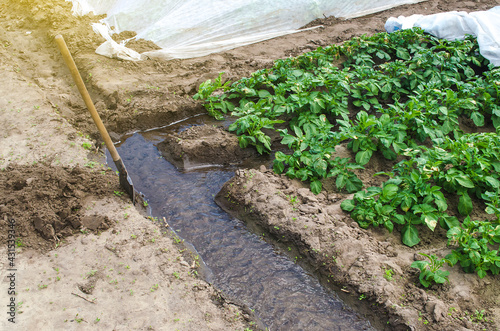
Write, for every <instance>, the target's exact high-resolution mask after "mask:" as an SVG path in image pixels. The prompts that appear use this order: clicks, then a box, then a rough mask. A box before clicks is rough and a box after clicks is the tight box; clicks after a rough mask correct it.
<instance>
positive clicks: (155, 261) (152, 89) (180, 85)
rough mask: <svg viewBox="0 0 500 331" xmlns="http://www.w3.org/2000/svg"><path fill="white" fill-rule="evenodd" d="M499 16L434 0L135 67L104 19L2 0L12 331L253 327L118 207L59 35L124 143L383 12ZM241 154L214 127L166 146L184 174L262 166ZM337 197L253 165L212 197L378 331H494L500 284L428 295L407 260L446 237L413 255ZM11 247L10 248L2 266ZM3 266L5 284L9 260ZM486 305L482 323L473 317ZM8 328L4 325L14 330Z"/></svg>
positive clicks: (441, 249)
mask: <svg viewBox="0 0 500 331" xmlns="http://www.w3.org/2000/svg"><path fill="white" fill-rule="evenodd" d="M495 5H498V3H497V1H495V0H481V1H480V0H477V1H458V0H452V1H444V0H430V1H425V2H422V3H419V4H416V5H406V6H400V7H397V8H393V9H391V10H388V11H384V12H381V13H378V14H373V15H369V16H367V17H362V18H358V19H354V20H349V21H345V20H341V19H336V18H327V19H320V20H317V21H315V22H312V23H311V24H309V25H308V26H315V25H320V24H321V25H323V27H321V28H318V29H314V30H309V31H306V32H302V33H297V34H294V35H290V36H284V37H281V38H276V39H272V40H268V41H265V42H262V43H259V44H255V45H250V46H246V47H242V48H239V49H235V50H231V51H228V52H224V53H219V54H213V55H210V56H206V57H202V58H197V59H188V60H172V61H159V60H152V59H151V60H146V61H141V62H126V61H119V60H115V59H108V58H105V57H102V56H99V55H97V54H95V52H94V51H95V49H96V47H97V46H99V45H100V44H101V43H102V42H103V41H104V40H103V39H102V38H101V37H100V36H98V35H96V34H95V33H94V32H93V31H92V28H91V27H90V23H92V22H96V21H98V20H99V19H100V18H101V17H96V16H93V15H88V16H85V17H81V18H76V17H74V16H72V15H71V12H70V9H71V4H70V3H69V2H65V1H63V0H48V1H47V0H46V1H42V0H15V1H14V0H2V1H0V73H1V75H2V80H0V91H1V92H2V98H0V126H1V127H2V131H1V133H0V169H1V170H2V171H1V172H0V231H1V233H0V238H1V239H2V243H4V242H5V238H6V233H7V225H8V223H7V220H9V219H15V221H16V227H17V228H16V231H17V237H18V238H19V240H18V244H17V245H16V246H17V255H16V263H17V265H16V266H17V269H18V274H19V275H20V276H19V277H20V278H19V279H18V283H17V288H16V289H17V292H18V293H17V296H16V302H17V304H18V307H19V308H18V312H19V314H18V315H17V319H18V322H19V324H16V327H18V328H19V330H31V329H35V328H38V329H68V328H70V329H86V328H96V329H102V330H111V329H116V330H122V329H132V328H136V329H158V330H173V329H177V328H179V329H186V330H227V329H239V330H241V329H244V328H246V327H250V328H255V326H252V325H250V323H251V321H253V317H252V316H251V313H250V312H249V311H248V310H245V308H244V307H241V306H240V305H237V304H234V303H232V302H231V301H230V300H229V299H227V298H225V297H224V296H223V295H222V294H221V293H219V292H218V291H217V290H215V289H213V288H212V287H211V286H210V285H209V284H207V283H206V282H204V281H203V280H201V279H199V278H197V277H196V273H195V272H194V271H197V272H198V271H199V272H200V273H201V272H202V268H201V266H199V265H198V264H197V263H196V262H197V258H196V256H195V255H194V254H187V255H186V256H182V255H181V254H180V253H179V248H180V247H179V246H178V245H179V244H177V242H178V241H179V239H177V238H171V237H172V234H171V233H170V232H168V231H165V229H164V228H162V227H161V226H159V225H158V224H155V223H158V222H152V221H151V220H149V219H146V218H145V217H144V216H143V215H142V214H141V212H140V211H139V210H137V209H136V208H135V207H134V206H132V205H131V204H130V203H128V201H127V199H126V197H125V196H121V197H120V196H117V195H121V193H120V189H119V187H118V177H117V176H114V175H112V174H111V173H110V172H109V171H108V170H107V169H106V167H105V166H102V165H100V164H101V163H102V162H103V161H104V159H103V156H102V151H101V148H100V147H101V140H100V138H99V135H98V133H97V130H96V129H95V126H94V124H93V123H92V121H91V119H90V116H88V112H87V110H86V108H85V105H84V103H83V101H82V100H81V97H80V96H79V94H78V91H77V89H76V87H75V86H74V84H73V82H72V80H71V77H70V75H69V72H68V70H67V68H66V67H65V65H64V62H63V60H62V58H61V56H60V54H59V51H58V50H57V48H56V46H55V43H54V41H53V38H54V36H55V35H57V34H62V35H63V36H64V38H65V39H66V42H67V44H68V47H69V49H70V51H71V52H72V54H73V56H74V58H75V62H76V64H77V66H78V67H79V69H80V72H81V75H82V77H83V79H84V81H85V82H86V85H87V88H88V89H89V91H90V93H91V96H92V98H93V100H94V102H95V104H96V107H97V109H98V111H99V113H100V114H101V117H102V119H103V121H104V124H105V125H106V127H107V128H108V130H110V131H111V136H112V137H113V139H115V140H119V139H120V136H121V135H122V134H125V133H129V132H132V131H134V130H143V129H150V128H154V127H159V126H164V125H168V124H170V123H172V122H175V121H178V120H180V119H183V118H186V117H189V116H194V115H199V114H204V113H205V110H204V108H203V107H202V106H201V104H200V103H199V102H197V101H194V100H193V99H192V96H193V95H194V94H195V93H196V90H197V88H198V86H199V84H200V83H201V82H203V81H205V80H207V79H214V78H216V77H217V76H218V74H219V72H222V71H223V72H225V73H226V74H225V78H226V79H229V80H232V81H234V80H237V79H239V78H241V77H244V76H248V75H249V74H250V73H251V72H253V71H255V70H258V69H261V68H265V67H270V66H271V65H272V63H273V60H275V59H279V58H285V57H288V56H295V55H298V54H301V53H304V52H307V51H310V50H313V49H315V48H316V47H318V46H325V45H328V44H332V43H340V42H342V41H345V40H347V39H349V38H351V37H353V36H359V35H362V34H373V33H376V32H381V31H383V26H384V23H385V21H386V20H387V18H388V17H390V16H399V15H405V16H409V15H411V14H417V13H418V14H432V13H437V12H441V11H450V10H465V11H477V10H486V9H489V8H491V7H493V6H495ZM132 35H133V33H131V32H125V33H122V34H120V35H119V36H117V38H118V39H127V38H129V37H131V36H132ZM129 46H130V47H131V48H134V49H136V50H137V51H140V52H143V51H147V50H151V49H155V48H156V46H155V45H154V44H152V43H150V42H147V41H143V40H139V41H133V42H131V43H130V44H129ZM236 144H237V141H236V138H235V137H234V136H233V135H232V134H228V133H227V132H225V131H223V130H221V129H220V128H213V127H209V128H206V127H205V128H196V127H195V128H192V129H190V130H187V131H186V132H185V133H180V134H179V135H178V136H176V135H173V136H172V137H170V138H169V139H167V140H166V142H164V143H163V148H162V149H163V150H164V151H166V154H168V155H171V161H173V162H174V163H175V162H177V165H178V166H181V167H182V166H185V164H186V160H188V161H189V162H197V163H198V164H204V163H213V162H214V161H219V162H223V163H236V162H238V161H239V160H240V159H242V158H247V157H250V158H253V155H255V151H241V150H239V149H238V148H236V147H237V146H236ZM339 152H341V153H349V152H348V151H347V150H345V149H344V150H342V151H339ZM181 154H182V157H181ZM176 155H177V156H176ZM221 155H222V156H223V157H222V158H221V157H220V156H221ZM186 156H187V159H186ZM221 160H222V161H221ZM369 166H370V168H369V169H368V170H367V171H366V172H365V173H362V174H360V176H361V177H362V179H366V180H367V181H366V183H368V185H376V184H377V182H376V180H378V179H373V178H372V177H371V174H373V173H375V172H377V171H379V170H378V169H379V168H382V167H383V166H384V163H383V161H382V160H377V159H374V161H373V162H372V163H370V165H369ZM231 184H233V185H231ZM325 184H327V183H325ZM325 187H326V188H328V185H325ZM228 197H230V199H228ZM344 198H345V196H344V195H341V194H338V193H335V192H333V191H328V190H327V191H326V192H325V193H322V194H320V195H318V196H314V195H312V194H311V193H310V192H309V190H308V189H307V188H305V187H303V185H302V184H301V183H299V182H295V181H290V180H289V179H287V178H284V177H281V176H277V175H275V174H273V173H272V172H270V171H269V170H266V169H265V167H260V169H259V170H240V171H238V174H237V175H236V176H235V177H234V178H233V179H232V180H231V182H230V183H228V184H227V185H225V186H224V188H223V189H222V191H221V193H219V196H218V200H217V201H218V202H219V203H220V205H221V206H223V208H225V209H226V210H228V211H229V212H231V213H234V215H237V216H238V217H240V218H241V219H244V220H246V221H247V222H249V225H252V226H257V225H258V226H260V227H262V228H265V229H267V231H268V232H269V233H270V234H272V235H273V237H274V238H275V241H276V242H278V241H279V242H285V243H287V244H289V245H293V246H294V247H295V249H296V254H295V255H294V256H297V257H298V260H299V262H300V263H304V266H305V267H307V268H311V269H312V270H314V271H315V272H316V273H317V274H318V276H319V277H320V278H321V279H323V281H324V282H325V284H326V285H327V286H332V287H334V288H337V289H339V293H341V294H343V298H344V299H345V300H346V301H347V302H349V303H350V304H351V305H352V306H353V307H356V308H357V309H359V311H361V312H363V313H365V314H366V315H367V316H368V317H369V318H370V319H371V320H372V321H373V323H374V325H376V326H377V327H378V328H380V329H383V328H385V329H389V330H407V329H411V330H467V329H470V330H483V329H486V330H498V329H499V328H500V308H498V304H499V303H500V292H499V291H498V288H499V279H498V277H493V276H491V275H488V276H487V277H485V278H484V279H482V280H479V279H478V278H477V277H476V276H475V275H470V274H464V273H463V272H462V271H461V270H459V269H458V268H453V269H452V270H450V271H451V274H450V284H446V285H445V286H442V287H433V288H431V289H429V290H425V289H423V288H421V287H420V286H419V285H418V280H417V275H416V273H415V271H414V270H412V269H411V268H409V265H410V264H411V262H412V261H413V260H414V259H415V258H418V257H417V255H416V252H417V251H421V252H426V253H433V254H437V255H445V254H446V253H447V248H446V246H445V244H446V242H445V240H444V238H443V234H442V233H440V234H439V233H438V234H437V237H439V238H441V240H435V237H436V236H432V237H431V236H430V235H429V238H424V239H423V240H422V243H421V244H419V246H418V247H416V249H410V248H407V247H404V246H403V245H402V244H401V243H400V238H398V237H397V235H396V234H388V233H387V232H386V231H383V230H380V229H370V230H362V229H360V228H359V227H358V226H357V225H356V224H355V223H354V222H352V220H351V219H350V218H349V217H348V216H347V215H346V214H344V213H343V212H342V211H341V209H340V207H339V206H340V202H341V201H342V199H344ZM245 207H251V208H247V210H252V212H245ZM166 221H167V222H168V220H166ZM160 223H164V222H160ZM162 229H163V230H162ZM161 232H166V233H167V234H166V235H163V234H160V233H161ZM421 233H424V231H422V232H421ZM278 239H279V240H278ZM6 249H7V245H6V244H2V247H0V251H2V256H6V254H4V252H5V251H6ZM302 261H303V262H302ZM0 265H2V267H1V268H2V274H6V270H7V268H8V266H7V259H6V258H4V259H3V260H2V261H0ZM388 270H391V271H392V272H388ZM389 274H390V277H389V276H388V275H389ZM6 284H7V282H6V281H5V282H4V281H2V286H5V285H6ZM117 303H119V304H117ZM482 310H484V316H483V317H482V320H481V319H480V318H479V315H478V314H476V311H477V312H481V311H482ZM1 323H2V326H5V328H3V329H11V325H10V324H6V323H7V321H6V319H4V318H2V320H1Z"/></svg>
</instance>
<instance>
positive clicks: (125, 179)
mask: <svg viewBox="0 0 500 331" xmlns="http://www.w3.org/2000/svg"><path fill="white" fill-rule="evenodd" d="M55 40H56V43H57V46H58V47H59V50H60V51H61V54H62V56H63V58H64V62H66V65H67V66H68V68H69V70H70V71H71V75H72V76H73V80H74V81H75V84H76V86H77V87H78V90H79V91H80V94H81V95H82V98H83V101H85V104H86V105H87V108H88V110H89V112H90V115H91V116H92V119H93V120H94V123H95V125H96V126H97V129H98V130H99V133H100V134H101V137H102V139H103V140H104V143H106V147H107V148H108V150H109V153H110V154H111V157H112V158H113V161H114V162H115V165H116V168H117V169H118V172H119V173H120V185H121V186H122V188H123V189H124V190H125V192H127V193H128V195H129V196H130V198H131V199H132V202H133V203H135V191H134V185H133V184H132V180H131V179H130V177H129V176H128V173H127V169H126V168H125V165H124V164H123V161H122V159H121V158H120V155H118V151H117V150H116V148H115V145H113V142H112V141H111V138H110V137H109V134H108V131H107V130H106V127H104V124H102V121H101V117H99V114H98V113H97V110H96V109H95V106H94V103H93V102H92V99H91V98H90V95H89V92H88V91H87V88H86V87H85V84H83V80H82V77H81V76H80V73H79V72H78V68H77V67H76V64H75V61H73V57H71V54H70V52H69V50H68V46H66V42H65V41H64V38H63V37H62V36H61V35H57V36H56V37H55Z"/></svg>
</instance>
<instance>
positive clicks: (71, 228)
mask: <svg viewBox="0 0 500 331" xmlns="http://www.w3.org/2000/svg"><path fill="white" fill-rule="evenodd" d="M119 190H120V188H119V185H118V178H117V176H116V175H114V174H113V173H112V172H111V171H109V170H108V171H102V172H99V173H97V172H92V171H91V170H90V169H85V168H79V167H76V168H63V167H49V166H46V165H43V164H36V165H32V166H9V167H8V168H6V169H5V171H1V172H0V240H1V241H2V242H3V241H4V240H6V236H7V234H8V231H7V230H8V229H7V227H8V224H9V223H8V220H12V219H13V220H15V227H16V233H17V245H18V246H26V247H29V248H34V249H38V250H42V251H45V250H48V249H52V248H54V246H55V245H56V244H57V243H59V241H60V240H61V239H62V238H64V237H67V236H70V235H72V234H73V233H74V232H75V231H78V230H81V231H83V232H85V231H87V230H93V231H98V230H105V229H108V228H109V227H110V226H111V224H112V222H111V220H109V219H108V218H107V217H103V216H97V215H93V216H84V215H83V211H82V210H81V209H82V206H83V205H84V200H86V199H89V198H93V197H94V198H97V197H104V196H109V195H111V194H113V191H119Z"/></svg>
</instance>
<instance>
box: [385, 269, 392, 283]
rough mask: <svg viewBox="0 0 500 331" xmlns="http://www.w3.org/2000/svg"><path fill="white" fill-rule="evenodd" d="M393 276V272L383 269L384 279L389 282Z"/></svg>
mask: <svg viewBox="0 0 500 331" xmlns="http://www.w3.org/2000/svg"><path fill="white" fill-rule="evenodd" d="M393 276H394V271H392V269H384V278H385V279H387V280H388V281H389V282H390V281H392V277H393Z"/></svg>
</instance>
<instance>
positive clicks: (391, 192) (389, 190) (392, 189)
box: [380, 184, 399, 201]
mask: <svg viewBox="0 0 500 331" xmlns="http://www.w3.org/2000/svg"><path fill="white" fill-rule="evenodd" d="M398 191H399V187H398V186H397V185H394V184H386V185H384V188H383V189H382V194H381V195H380V198H381V199H382V201H390V200H392V199H394V198H395V197H396V195H397V194H398Z"/></svg>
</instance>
